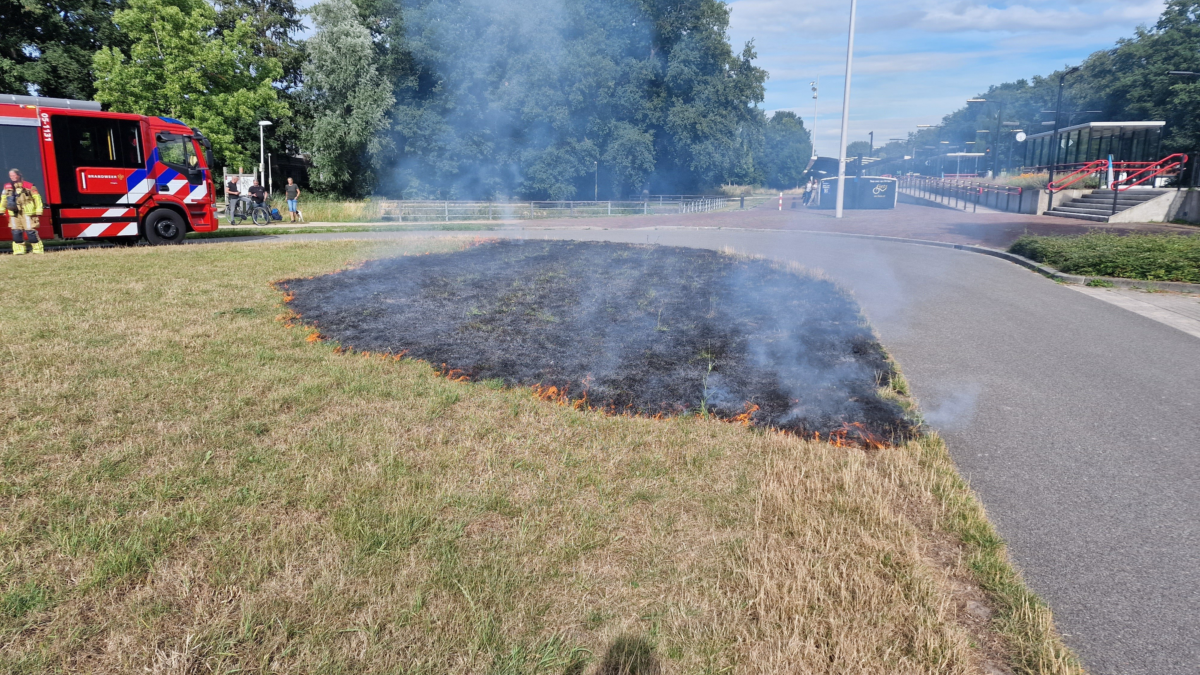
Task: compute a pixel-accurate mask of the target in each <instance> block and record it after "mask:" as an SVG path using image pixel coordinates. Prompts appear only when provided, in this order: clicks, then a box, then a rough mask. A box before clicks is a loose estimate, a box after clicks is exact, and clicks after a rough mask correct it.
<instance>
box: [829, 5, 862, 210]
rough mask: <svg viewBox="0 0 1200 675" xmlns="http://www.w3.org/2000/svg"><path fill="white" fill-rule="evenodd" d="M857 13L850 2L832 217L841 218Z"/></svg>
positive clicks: (843, 200)
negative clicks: (835, 191) (834, 203)
mask: <svg viewBox="0 0 1200 675" xmlns="http://www.w3.org/2000/svg"><path fill="white" fill-rule="evenodd" d="M857 12H858V0H850V35H849V37H847V38H846V85H845V88H844V89H843V90H842V140H841V141H840V142H839V144H838V145H839V146H840V147H839V148H838V179H837V186H838V191H837V201H836V209H835V210H834V217H835V218H841V217H842V205H843V204H844V203H845V201H846V135H847V134H848V133H849V131H850V70H851V66H852V64H853V62H854V18H855V14H856V13H857Z"/></svg>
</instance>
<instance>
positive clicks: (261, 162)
mask: <svg viewBox="0 0 1200 675" xmlns="http://www.w3.org/2000/svg"><path fill="white" fill-rule="evenodd" d="M269 126H271V123H270V122H268V121H266V120H259V122H258V180H259V185H262V184H264V183H266V182H267V171H266V161H267V146H266V141H265V140H264V138H263V130H264V129H266V128H267V127H269Z"/></svg>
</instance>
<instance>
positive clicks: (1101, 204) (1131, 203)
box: [1063, 199, 1146, 211]
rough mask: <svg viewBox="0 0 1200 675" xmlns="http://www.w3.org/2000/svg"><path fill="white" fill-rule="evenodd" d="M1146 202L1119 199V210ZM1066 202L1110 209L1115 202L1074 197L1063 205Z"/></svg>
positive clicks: (1086, 206)
mask: <svg viewBox="0 0 1200 675" xmlns="http://www.w3.org/2000/svg"><path fill="white" fill-rule="evenodd" d="M1145 203H1146V202H1135V201H1130V200H1127V199H1118V200H1117V210H1118V211H1123V210H1125V209H1128V208H1133V207H1134V206H1137V205H1138V204H1145ZM1066 204H1071V205H1072V206H1082V207H1084V208H1093V209H1101V208H1103V209H1108V210H1110V211H1111V210H1112V207H1113V202H1112V200H1111V199H1073V200H1071V201H1070V202H1064V204H1063V205H1064V206H1065V205H1066Z"/></svg>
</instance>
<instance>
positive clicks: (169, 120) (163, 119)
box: [158, 115, 187, 127]
mask: <svg viewBox="0 0 1200 675" xmlns="http://www.w3.org/2000/svg"><path fill="white" fill-rule="evenodd" d="M158 119H160V120H162V121H164V122H170V123H171V124H179V125H182V126H185V127H186V126H187V125H186V124H184V123H183V122H180V121H179V120H177V119H175V118H173V117H163V116H162V115H159V116H158Z"/></svg>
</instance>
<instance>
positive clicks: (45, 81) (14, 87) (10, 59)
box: [0, 0, 126, 100]
mask: <svg viewBox="0 0 1200 675" xmlns="http://www.w3.org/2000/svg"><path fill="white" fill-rule="evenodd" d="M123 4H124V3H123V2H121V0H40V1H39V2H32V1H19V0H2V1H0V91H2V92H3V93H6V94H31V93H34V94H38V95H40V96H53V97H62V98H74V99H81V100H91V98H92V95H93V94H94V93H95V86H94V84H93V81H94V80H95V73H94V72H93V70H92V55H93V54H95V53H96V51H98V50H99V49H100V48H101V47H104V46H115V47H118V48H121V47H124V46H126V45H125V40H124V38H123V36H122V35H121V34H120V33H119V31H117V29H116V27H115V26H114V25H113V12H114V11H116V10H117V9H120V7H122V6H123Z"/></svg>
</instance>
